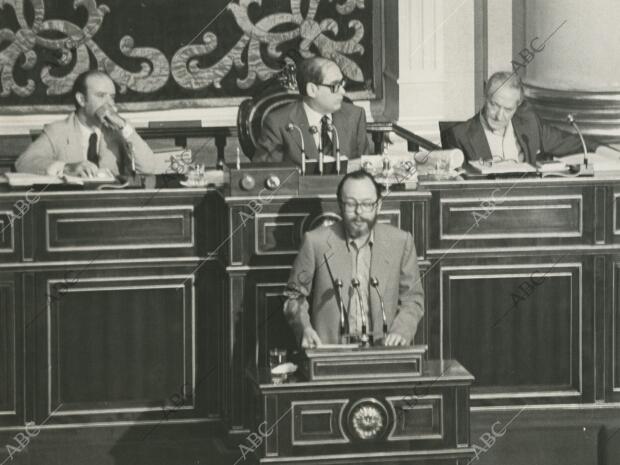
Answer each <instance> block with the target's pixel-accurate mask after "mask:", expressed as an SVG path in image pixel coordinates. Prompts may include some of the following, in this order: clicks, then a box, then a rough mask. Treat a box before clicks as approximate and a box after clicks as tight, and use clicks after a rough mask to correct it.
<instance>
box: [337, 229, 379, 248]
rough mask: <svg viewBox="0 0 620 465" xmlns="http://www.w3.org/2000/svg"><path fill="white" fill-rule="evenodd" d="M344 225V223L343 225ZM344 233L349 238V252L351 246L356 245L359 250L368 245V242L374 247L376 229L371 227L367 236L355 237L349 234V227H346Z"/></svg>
mask: <svg viewBox="0 0 620 465" xmlns="http://www.w3.org/2000/svg"><path fill="white" fill-rule="evenodd" d="M343 226H344V225H343ZM344 231H345V232H344V234H345V236H346V238H347V249H348V250H349V252H350V251H351V246H355V248H356V249H357V250H360V249H362V248H363V247H365V246H366V244H368V245H369V246H370V248H372V245H373V244H374V242H375V230H374V229H371V230H370V234H369V235H368V237H367V238H359V237H358V238H357V239H353V238H351V237H350V236H349V233H348V232H347V229H346V227H345V230H344Z"/></svg>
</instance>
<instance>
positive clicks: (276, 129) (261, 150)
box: [252, 100, 368, 165]
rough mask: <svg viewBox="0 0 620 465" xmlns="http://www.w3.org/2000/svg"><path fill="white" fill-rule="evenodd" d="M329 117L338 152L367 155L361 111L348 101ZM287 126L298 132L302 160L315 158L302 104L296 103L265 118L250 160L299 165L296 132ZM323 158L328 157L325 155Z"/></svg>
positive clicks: (364, 124)
mask: <svg viewBox="0 0 620 465" xmlns="http://www.w3.org/2000/svg"><path fill="white" fill-rule="evenodd" d="M332 116H333V124H334V126H336V131H337V133H338V137H339V142H340V153H341V154H342V155H345V156H347V157H348V158H359V157H360V156H362V155H366V154H368V136H367V134H366V113H365V112H364V109H363V108H360V107H357V106H355V105H353V104H351V103H348V102H342V107H341V108H340V110H338V111H337V112H335V113H334V114H333V115H332ZM289 123H293V124H295V125H297V126H299V128H300V129H301V132H302V134H303V139H304V149H305V151H306V157H307V158H309V159H317V158H319V150H318V148H317V146H316V143H315V142H314V137H313V135H312V133H311V132H310V123H308V117H307V116H306V112H305V110H304V105H303V102H302V101H301V100H299V101H297V102H293V103H291V104H289V105H286V106H285V107H283V108H279V109H278V110H275V111H273V112H272V113H269V114H268V115H267V117H266V118H265V121H264V122H263V127H262V131H261V135H260V138H259V140H258V142H257V144H256V154H255V155H254V158H252V161H257V162H258V161H262V162H282V161H287V160H288V161H292V162H293V163H295V164H296V165H301V140H300V138H299V131H297V130H296V129H295V130H293V131H289V130H287V126H288V124H289ZM319 129H320V128H319ZM334 148H335V141H334ZM325 155H331V154H328V153H326V154H325Z"/></svg>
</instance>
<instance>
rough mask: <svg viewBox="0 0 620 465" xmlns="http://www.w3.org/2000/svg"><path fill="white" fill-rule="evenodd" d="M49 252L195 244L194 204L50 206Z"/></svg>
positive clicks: (48, 221) (47, 224) (48, 211)
mask: <svg viewBox="0 0 620 465" xmlns="http://www.w3.org/2000/svg"><path fill="white" fill-rule="evenodd" d="M46 214H47V219H46V249H47V251H49V252H59V251H88V250H102V249H109V250H121V249H158V248H178V247H193V245H194V221H193V206H191V205H170V206H165V207H164V206H161V207H144V206H143V207H109V208H69V209H48V210H47V212H46Z"/></svg>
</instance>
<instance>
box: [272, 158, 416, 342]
mask: <svg viewBox="0 0 620 465" xmlns="http://www.w3.org/2000/svg"><path fill="white" fill-rule="evenodd" d="M337 197H338V203H339V205H340V212H341V214H342V221H339V222H337V223H334V224H332V225H330V226H323V227H320V228H317V229H315V230H312V231H309V232H307V233H306V234H305V235H304V238H303V243H302V246H301V249H300V251H299V253H298V255H297V258H296V259H295V262H294V264H293V269H292V271H291V274H290V277H289V280H288V284H287V289H286V291H285V295H286V297H287V301H286V302H285V304H284V314H285V316H286V318H287V320H288V322H289V324H290V325H291V327H292V329H293V331H294V333H295V336H296V338H297V341H298V342H299V343H300V344H301V346H302V347H304V348H310V347H316V346H319V345H321V344H337V343H339V342H341V340H340V337H339V336H340V334H339V333H340V326H341V320H340V308H339V304H338V301H337V296H336V289H335V287H336V281H337V280H339V281H341V282H342V288H341V289H340V291H339V292H340V295H341V298H342V303H343V304H344V307H345V309H346V310H347V315H346V316H347V319H348V321H347V326H348V328H349V334H350V336H351V342H357V341H360V340H362V336H363V332H362V329H363V328H362V324H363V323H364V322H366V325H367V331H368V333H367V334H368V335H372V336H373V339H374V341H375V343H378V342H379V341H380V340H383V323H384V321H383V311H382V310H383V309H382V307H381V302H380V298H379V295H381V296H382V297H383V301H384V307H383V308H384V309H385V316H386V321H385V323H387V335H386V337H385V339H384V340H383V341H382V342H383V344H384V345H388V346H390V345H391V346H393V345H408V344H411V342H412V341H413V336H414V335H415V333H416V330H417V327H418V323H419V322H420V319H421V318H422V316H423V314H424V292H423V290H422V284H421V282H420V272H419V269H418V262H417V253H416V248H415V244H414V242H413V237H412V236H411V234H410V233H408V232H405V231H402V230H400V229H398V228H395V227H394V226H391V225H386V224H382V223H377V218H378V215H379V211H380V210H381V187H380V186H379V185H378V184H377V183H376V181H375V180H374V178H373V177H372V175H370V174H369V173H367V172H365V171H362V170H360V171H354V172H351V173H349V174H347V175H346V176H345V177H344V178H343V179H342V180H341V181H340V184H339V185H338V190H337ZM356 287H357V289H355V288H356ZM358 291H359V292H358ZM377 291H378V292H377ZM309 300H310V302H311V303H309V302H308V301H309Z"/></svg>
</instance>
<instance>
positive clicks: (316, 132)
mask: <svg viewBox="0 0 620 465" xmlns="http://www.w3.org/2000/svg"><path fill="white" fill-rule="evenodd" d="M310 132H311V133H312V134H318V132H319V130H318V128H317V127H316V126H310ZM323 161H324V160H323V144H322V143H321V136H320V135H319V174H320V175H321V176H323Z"/></svg>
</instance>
